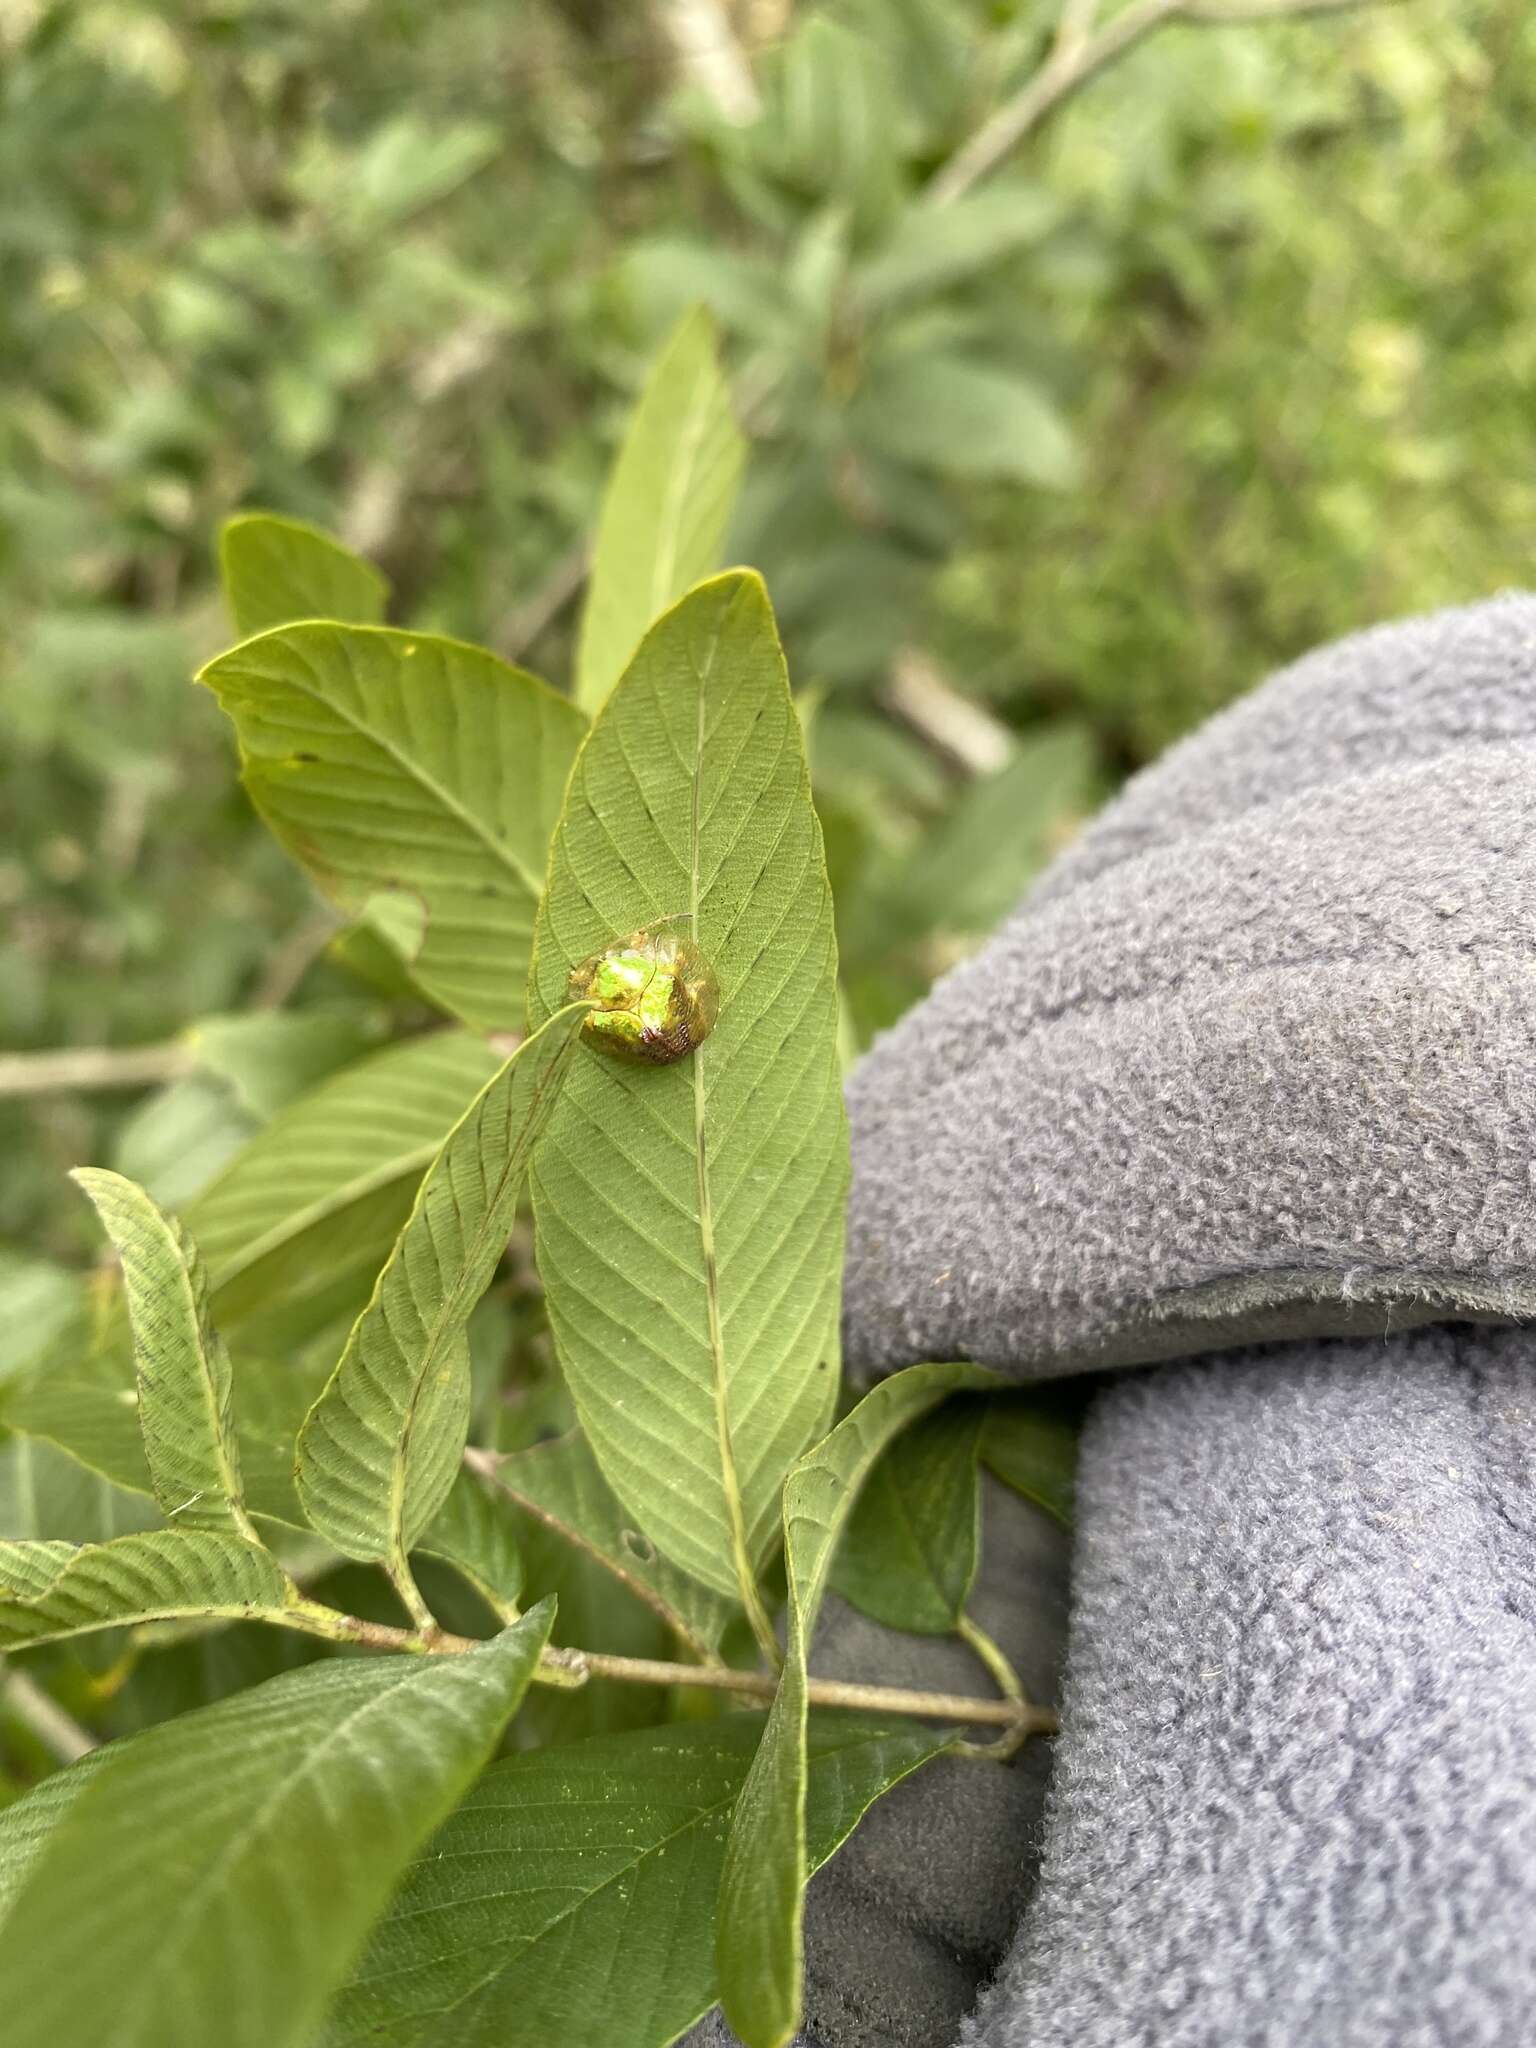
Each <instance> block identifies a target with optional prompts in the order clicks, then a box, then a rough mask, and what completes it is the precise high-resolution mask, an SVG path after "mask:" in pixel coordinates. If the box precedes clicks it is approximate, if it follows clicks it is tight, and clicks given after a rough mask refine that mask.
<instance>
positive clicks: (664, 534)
mask: <svg viewBox="0 0 1536 2048" xmlns="http://www.w3.org/2000/svg"><path fill="white" fill-rule="evenodd" d="M745 456H746V443H745V442H744V441H743V440H742V437H741V433H740V431H739V429H738V428H737V425H736V422H735V419H734V418H733V417H732V414H731V401H730V390H729V387H728V386H727V384H726V381H725V377H724V375H723V374H722V372H721V369H720V361H719V354H718V349H717V344H716V338H715V326H714V321H713V319H712V318H711V317H710V315H709V313H708V312H707V311H706V310H705V309H704V308H703V307H702V306H700V307H695V308H694V310H693V311H692V312H690V313H688V314H686V315H685V316H684V318H683V320H682V321H681V322H680V323H679V325H678V326H677V328H676V329H675V330H674V331H673V333H672V335H671V337H670V339H669V340H668V341H667V344H666V346H665V347H664V348H663V350H662V352H661V354H660V355H659V356H658V357H657V359H656V362H655V364H654V366H653V368H652V370H651V373H650V375H649V376H648V377H647V379H646V382H645V389H644V390H643V391H642V392H641V394H640V402H639V404H638V405H637V406H636V408H635V413H634V417H633V419H632V420H631V421H630V423H629V431H628V433H627V434H626V435H625V437H624V445H623V447H622V448H621V449H620V451H619V456H618V460H617V462H616V463H615V464H614V468H613V474H612V476H611V477H610V479H609V483H608V489H607V493H606V495H605V496H604V499H603V510H602V516H601V518H600V520H599V522H598V529H597V546H596V550H595V552H594V554H593V558H592V574H591V578H590V580H589V582H588V585H587V602H586V609H585V610H584V612H583V613H582V620H581V639H580V645H579V648H578V650H577V656H576V701H577V702H578V703H579V704H581V705H582V706H583V707H584V708H585V709H586V710H588V711H592V712H595V711H596V710H597V709H598V707H599V706H600V705H601V704H602V703H603V701H604V699H605V698H606V697H607V695H608V692H609V691H610V690H611V689H612V688H613V686H614V684H615V683H616V682H617V681H618V679H619V677H620V675H621V674H622V673H623V671H624V667H625V664H626V663H627V662H628V661H629V659H630V657H631V656H632V655H633V654H634V651H635V649H636V647H637V646H638V645H639V643H640V640H641V638H642V636H643V635H644V633H645V632H646V629H647V628H648V627H649V626H650V625H651V623H652V621H653V620H654V619H656V618H657V617H658V616H659V615H660V614H661V613H662V612H664V611H665V610H666V609H667V607H668V605H670V604H672V603H674V602H675V601H676V600H677V599H678V598H680V597H681V596H682V594H683V592H684V591H685V590H688V589H690V588H691V587H692V585H693V584H695V583H697V582H698V581H699V579H700V578H701V577H703V576H707V575H708V574H709V573H710V571H711V570H712V569H714V568H715V567H716V566H717V565H718V562H719V559H720V545H721V542H722V541H723V540H724V538H725V529H726V526H727V525H728V523H729V521H730V516H731V507H732V505H733V504H734V503H735V499H736V486H737V484H738V482H739V481H740V477H741V466H742V462H743V460H744V459H745Z"/></svg>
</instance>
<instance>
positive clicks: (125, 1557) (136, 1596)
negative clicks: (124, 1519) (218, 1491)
mask: <svg viewBox="0 0 1536 2048" xmlns="http://www.w3.org/2000/svg"><path fill="white" fill-rule="evenodd" d="M291 1592H292V1588H291V1587H290V1586H289V1584H288V1582H287V1580H286V1579H285V1578H284V1576H283V1572H282V1569H281V1567H280V1566H279V1564H278V1562H277V1560H276V1558H275V1557H273V1555H272V1554H271V1552H270V1551H268V1550H264V1549H263V1548H262V1547H261V1545H260V1544H259V1543H249V1542H246V1541H245V1539H244V1538H243V1537H239V1536H228V1535H215V1534H213V1533H212V1532H210V1531H204V1530H193V1529H149V1530H146V1531H145V1532H144V1534H143V1535H139V1536H118V1537H116V1538H115V1539H114V1540H113V1541H112V1542H110V1543H87V1544H82V1545H79V1546H77V1545H75V1544H72V1543H0V1649H6V1650H14V1649H17V1648H19V1647H20V1646H21V1645H22V1644H24V1643H47V1642H52V1641H53V1640H54V1639H55V1638H56V1637H58V1636H73V1635H81V1634H84V1633H86V1632H87V1631H89V1630H91V1629H96V1628H113V1627H117V1626H119V1625H120V1624H122V1623H125V1622H137V1621H166V1620H170V1619H172V1618H173V1617H176V1616H181V1615H206V1616H208V1617H210V1618H217V1619H222V1620H226V1621H250V1620H258V1619H260V1618H261V1617H262V1616H265V1615H274V1614H277V1613H280V1612H281V1610H282V1609H283V1608H284V1607H285V1606H286V1605H287V1603H288V1599H289V1596H290V1594H291Z"/></svg>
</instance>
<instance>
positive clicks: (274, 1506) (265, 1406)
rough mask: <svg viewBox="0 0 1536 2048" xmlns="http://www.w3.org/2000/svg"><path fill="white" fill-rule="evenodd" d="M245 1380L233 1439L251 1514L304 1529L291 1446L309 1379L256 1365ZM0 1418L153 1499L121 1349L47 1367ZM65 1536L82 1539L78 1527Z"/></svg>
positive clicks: (15, 1391) (249, 1364)
mask: <svg viewBox="0 0 1536 2048" xmlns="http://www.w3.org/2000/svg"><path fill="white" fill-rule="evenodd" d="M237 1377H238V1379H239V1383H240V1407H239V1414H238V1417H237V1418H236V1428H235V1437H236V1441H237V1443H238V1445H239V1455H240V1475H241V1480H242V1484H243V1489H244V1494H245V1505H246V1508H247V1510H248V1511H249V1513H251V1514H253V1515H261V1516H264V1517H266V1518H267V1519H268V1520H272V1521H279V1522H286V1523H289V1524H290V1525H291V1526H293V1527H296V1528H304V1527H306V1526H307V1525H306V1524H305V1522H304V1519H303V1515H302V1513H301V1512H300V1509H299V1503H298V1497H297V1495H296V1494H295V1492H294V1488H293V1444H294V1437H295V1435H296V1434H297V1431H298V1426H299V1423H300V1421H301V1420H302V1419H303V1416H304V1414H305V1412H306V1410H307V1409H308V1407H309V1396H308V1394H307V1392H306V1377H305V1376H304V1375H303V1374H301V1373H300V1372H298V1371H297V1370H296V1369H295V1368H294V1367H292V1366H289V1365H286V1364H282V1363H279V1362H275V1361H272V1360H268V1359H257V1358H253V1357H245V1358H243V1359H242V1360H241V1362H240V1367H239V1371H238V1374H237ZM0 1419H3V1420H4V1421H5V1422H6V1423H7V1424H8V1425H9V1426H10V1427H11V1428H12V1429H15V1430H18V1431H21V1432H23V1433H24V1435H25V1436H26V1437H28V1438H32V1439H41V1440H42V1441H43V1442H45V1443H47V1444H50V1445H52V1446H54V1447H55V1448H57V1449H59V1450H61V1451H64V1452H66V1453H67V1454H68V1456H69V1457H70V1458H71V1459H73V1460H74V1461H76V1462H77V1463H78V1464H80V1465H82V1466H84V1467H85V1468H86V1469H87V1470H88V1471H90V1472H93V1473H96V1474H98V1475H99V1476H100V1477H101V1478H102V1479H105V1480H108V1481H110V1482H111V1484H112V1486H113V1487H121V1488H125V1489H126V1490H127V1491H129V1492H130V1493H139V1494H148V1495H150V1496H151V1497H153V1495H154V1482H153V1480H152V1478H151V1476H150V1470H149V1465H148V1462H147V1460H146V1458H145V1454H144V1438H143V1434H142V1432H141V1430H140V1427H139V1414H138V1393H137V1388H136V1386H135V1384H134V1375H133V1367H132V1361H131V1359H128V1358H126V1357H121V1356H119V1354H118V1353H117V1351H116V1349H115V1347H114V1348H113V1349H112V1350H110V1351H109V1352H107V1353H104V1354H101V1355H98V1356H97V1357H95V1358H94V1359H90V1360H87V1361H84V1362H83V1363H82V1364H81V1365H80V1366H79V1367H77V1368H76V1369H74V1370H71V1371H61V1370H58V1369H57V1368H56V1367H54V1366H52V1365H43V1366H40V1367H38V1368H36V1369H35V1370H34V1371H32V1372H30V1373H28V1374H26V1375H25V1376H24V1377H23V1378H22V1379H21V1380H20V1381H19V1382H17V1383H16V1385H15V1386H14V1387H12V1388H8V1389H7V1390H6V1392H5V1394H4V1396H3V1397H0ZM182 1519H183V1518H182V1517H179V1516H178V1517H177V1520H178V1521H181V1520H182ZM67 1533H68V1534H70V1535H72V1536H75V1535H79V1534H80V1533H81V1532H80V1530H79V1529H78V1527H71V1528H70V1529H69V1530H68V1532H67ZM110 1533H116V1532H115V1531H113V1532H110Z"/></svg>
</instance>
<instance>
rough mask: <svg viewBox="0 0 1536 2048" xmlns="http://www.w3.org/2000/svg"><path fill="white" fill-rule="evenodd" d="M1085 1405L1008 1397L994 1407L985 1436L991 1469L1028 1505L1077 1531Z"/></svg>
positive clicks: (1046, 1397) (1047, 1396) (984, 1453)
mask: <svg viewBox="0 0 1536 2048" xmlns="http://www.w3.org/2000/svg"><path fill="white" fill-rule="evenodd" d="M1080 1411H1081V1402H1080V1401H1078V1400H1075V1399H1070V1398H1069V1399H1061V1398H1057V1397H1054V1396H1053V1395H1052V1394H1051V1393H1050V1392H1049V1391H1048V1390H1044V1389H1042V1390H1041V1391H1040V1392H1039V1393H1035V1394H1009V1395H1007V1396H1005V1397H1003V1398H1001V1399H999V1400H996V1401H993V1402H992V1403H990V1405H989V1407H988V1411H987V1419H986V1423H985V1425H984V1427H983V1430H982V1437H981V1458H982V1463H983V1464H984V1465H985V1466H986V1467H987V1470H988V1471H989V1472H991V1473H993V1474H994V1475H995V1476H996V1477H997V1478H998V1479H1001V1480H1002V1481H1003V1483H1004V1484H1005V1485H1007V1486H1011V1487H1012V1488H1013V1490H1014V1492H1015V1493H1020V1494H1022V1495H1023V1496H1024V1498H1025V1499H1026V1500H1032V1501H1033V1502H1034V1503H1035V1505H1036V1506H1037V1507H1042V1508H1044V1509H1045V1511H1046V1513H1047V1514H1048V1515H1053V1516H1054V1517H1055V1518H1056V1520H1057V1521H1058V1522H1060V1523H1061V1524H1062V1526H1063V1527H1064V1528H1071V1526H1072V1494H1073V1488H1074V1485H1075V1482H1076V1476H1077V1431H1078V1415H1079V1413H1080Z"/></svg>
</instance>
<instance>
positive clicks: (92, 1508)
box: [0, 1418, 160, 1543]
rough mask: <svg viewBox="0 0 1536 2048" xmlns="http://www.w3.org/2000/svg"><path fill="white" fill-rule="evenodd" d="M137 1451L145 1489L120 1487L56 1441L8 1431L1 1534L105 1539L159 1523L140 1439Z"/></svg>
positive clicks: (2, 1448)
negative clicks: (9, 1434)
mask: <svg viewBox="0 0 1536 2048" xmlns="http://www.w3.org/2000/svg"><path fill="white" fill-rule="evenodd" d="M8 1419H9V1418H7V1420H8ZM135 1433H137V1432H135ZM138 1455H139V1467H140V1470H141V1472H142V1473H143V1481H144V1491H143V1493H139V1492H124V1491H123V1490H122V1489H121V1488H119V1487H116V1486H113V1485H112V1484H111V1483H110V1482H109V1481H108V1480H106V1479H104V1478H103V1477H102V1476H101V1475H100V1474H99V1473H97V1472H94V1471H91V1470H89V1469H88V1468H87V1467H86V1466H84V1465H82V1464H81V1463H80V1462H79V1461H78V1460H77V1459H75V1458H72V1457H70V1456H68V1455H67V1454H66V1453H65V1452H63V1451H61V1450H60V1449H59V1448H58V1446H57V1445H56V1444H53V1443H49V1442H47V1441H46V1440H43V1441H39V1440H38V1439H37V1438H35V1437H32V1436H23V1435H21V1434H19V1433H18V1434H14V1435H11V1436H10V1437H8V1438H7V1439H6V1441H5V1442H4V1443H0V1535H5V1536H8V1537H12V1538H15V1539H21V1538H29V1539H30V1538H36V1537H48V1538H52V1539H54V1540H64V1541H67V1542H70V1543H86V1542H89V1543H105V1542H107V1541H109V1540H110V1539H111V1538H112V1537H114V1536H126V1535H131V1534H133V1533H134V1532H135V1531H137V1530H140V1529H153V1528H158V1527H159V1526H160V1516H159V1514H158V1513H157V1512H156V1509H155V1506H154V1503H153V1501H152V1500H150V1499H147V1498H146V1497H145V1496H146V1495H147V1493H148V1489H149V1468H148V1466H146V1465H145V1464H144V1448H143V1445H142V1443H141V1444H140V1445H139V1446H138Z"/></svg>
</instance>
